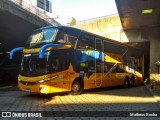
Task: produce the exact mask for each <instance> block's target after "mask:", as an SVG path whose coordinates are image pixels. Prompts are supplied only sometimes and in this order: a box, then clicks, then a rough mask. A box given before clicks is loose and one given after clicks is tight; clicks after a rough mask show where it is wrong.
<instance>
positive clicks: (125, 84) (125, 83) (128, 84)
mask: <svg viewBox="0 0 160 120" xmlns="http://www.w3.org/2000/svg"><path fill="white" fill-rule="evenodd" d="M123 86H124V87H125V88H127V87H129V86H130V82H129V77H125V79H124V84H123Z"/></svg>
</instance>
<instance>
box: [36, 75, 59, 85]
mask: <svg viewBox="0 0 160 120" xmlns="http://www.w3.org/2000/svg"><path fill="white" fill-rule="evenodd" d="M57 77H58V76H57V75H56V76H53V77H50V78H45V79H43V80H39V81H37V83H43V82H47V81H49V80H52V79H55V78H57Z"/></svg>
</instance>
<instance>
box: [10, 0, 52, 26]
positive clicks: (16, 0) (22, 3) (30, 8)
mask: <svg viewBox="0 0 160 120" xmlns="http://www.w3.org/2000/svg"><path fill="white" fill-rule="evenodd" d="M10 1H11V2H14V3H15V4H17V5H18V6H20V7H21V8H23V9H25V10H27V11H29V12H31V13H33V14H34V15H36V16H38V17H40V18H41V19H44V20H45V21H46V22H49V23H51V22H50V20H49V18H50V17H49V16H48V15H47V14H46V12H45V11H44V12H43V11H41V10H39V9H38V8H36V7H35V6H33V5H32V4H29V3H27V2H25V0H10Z"/></svg>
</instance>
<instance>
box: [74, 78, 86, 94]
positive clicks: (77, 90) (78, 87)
mask: <svg viewBox="0 0 160 120" xmlns="http://www.w3.org/2000/svg"><path fill="white" fill-rule="evenodd" d="M83 88H84V87H83V80H82V79H80V78H79V79H76V80H74V82H73V84H72V87H71V95H79V94H81V93H82V91H83Z"/></svg>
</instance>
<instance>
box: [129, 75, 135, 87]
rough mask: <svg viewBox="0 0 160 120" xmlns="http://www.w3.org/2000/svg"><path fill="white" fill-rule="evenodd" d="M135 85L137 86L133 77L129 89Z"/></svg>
mask: <svg viewBox="0 0 160 120" xmlns="http://www.w3.org/2000/svg"><path fill="white" fill-rule="evenodd" d="M134 84H135V77H134V76H132V77H131V79H130V81H129V87H133V86H134Z"/></svg>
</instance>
